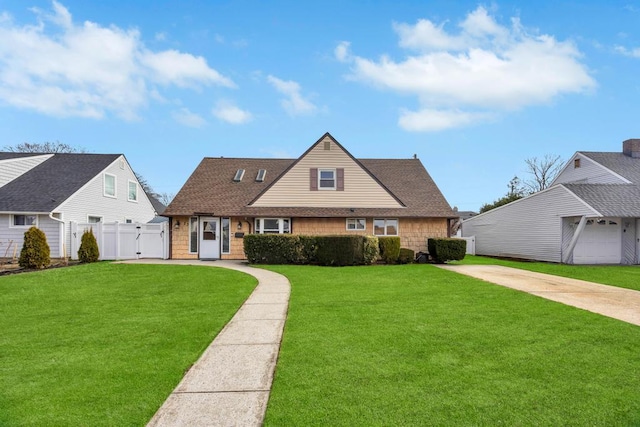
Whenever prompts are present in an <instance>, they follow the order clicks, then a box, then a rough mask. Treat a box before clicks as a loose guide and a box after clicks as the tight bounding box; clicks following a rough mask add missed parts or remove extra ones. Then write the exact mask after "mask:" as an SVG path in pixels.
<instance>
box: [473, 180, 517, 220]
mask: <svg viewBox="0 0 640 427" xmlns="http://www.w3.org/2000/svg"><path fill="white" fill-rule="evenodd" d="M507 188H508V189H509V191H507V194H505V195H504V196H502V197H500V198H499V199H498V200H494V201H493V203H485V204H484V205H482V206H481V207H480V213H484V212H487V211H490V210H491V209H495V208H497V207H500V206H504V205H506V204H508V203H511V202H515V201H516V200H518V199H522V197H523V196H524V189H523V188H522V186H521V184H520V178H518V177H517V176H514V177H513V178H511V181H509V184H508V185H507Z"/></svg>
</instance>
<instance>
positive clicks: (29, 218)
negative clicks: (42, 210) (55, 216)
mask: <svg viewBox="0 0 640 427" xmlns="http://www.w3.org/2000/svg"><path fill="white" fill-rule="evenodd" d="M12 217H13V218H12V219H11V226H12V227H25V228H27V227H31V226H36V227H37V226H38V215H12Z"/></svg>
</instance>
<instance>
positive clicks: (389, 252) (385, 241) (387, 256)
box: [378, 236, 400, 264]
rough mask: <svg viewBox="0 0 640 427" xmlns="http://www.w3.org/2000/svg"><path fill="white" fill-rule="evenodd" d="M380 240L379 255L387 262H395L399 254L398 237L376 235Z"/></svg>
mask: <svg viewBox="0 0 640 427" xmlns="http://www.w3.org/2000/svg"><path fill="white" fill-rule="evenodd" d="M378 242H380V257H381V258H382V261H384V262H385V263H387V264H395V263H396V262H397V261H398V257H399V256H400V237H398V236H384V237H378Z"/></svg>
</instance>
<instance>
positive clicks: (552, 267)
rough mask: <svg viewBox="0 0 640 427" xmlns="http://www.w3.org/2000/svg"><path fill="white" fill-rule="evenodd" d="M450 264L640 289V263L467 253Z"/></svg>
mask: <svg viewBox="0 0 640 427" xmlns="http://www.w3.org/2000/svg"><path fill="white" fill-rule="evenodd" d="M449 264H451V265H455V264H464V265H470V264H476V265H477V264H482V265H504V266H505V267H513V268H520V269H523V270H529V271H535V272H538V273H547V274H554V275H556V276H562V277H571V278H573V279H580V280H587V281H589V282H595V283H602V284H605V285H611V286H618V287H621V288H627V289H635V290H636V291H640V265H569V264H554V263H549V262H526V261H512V260H503V259H498V258H490V257H484V256H473V255H467V256H465V257H464V259H463V260H462V261H451V262H449Z"/></svg>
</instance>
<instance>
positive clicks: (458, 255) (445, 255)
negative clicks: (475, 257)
mask: <svg viewBox="0 0 640 427" xmlns="http://www.w3.org/2000/svg"><path fill="white" fill-rule="evenodd" d="M427 248H428V249H429V255H431V258H433V260H434V261H435V262H436V263H437V264H444V263H445V262H447V261H458V260H461V259H463V258H464V256H465V253H466V251H467V241H466V240H464V239H428V240H427Z"/></svg>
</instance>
